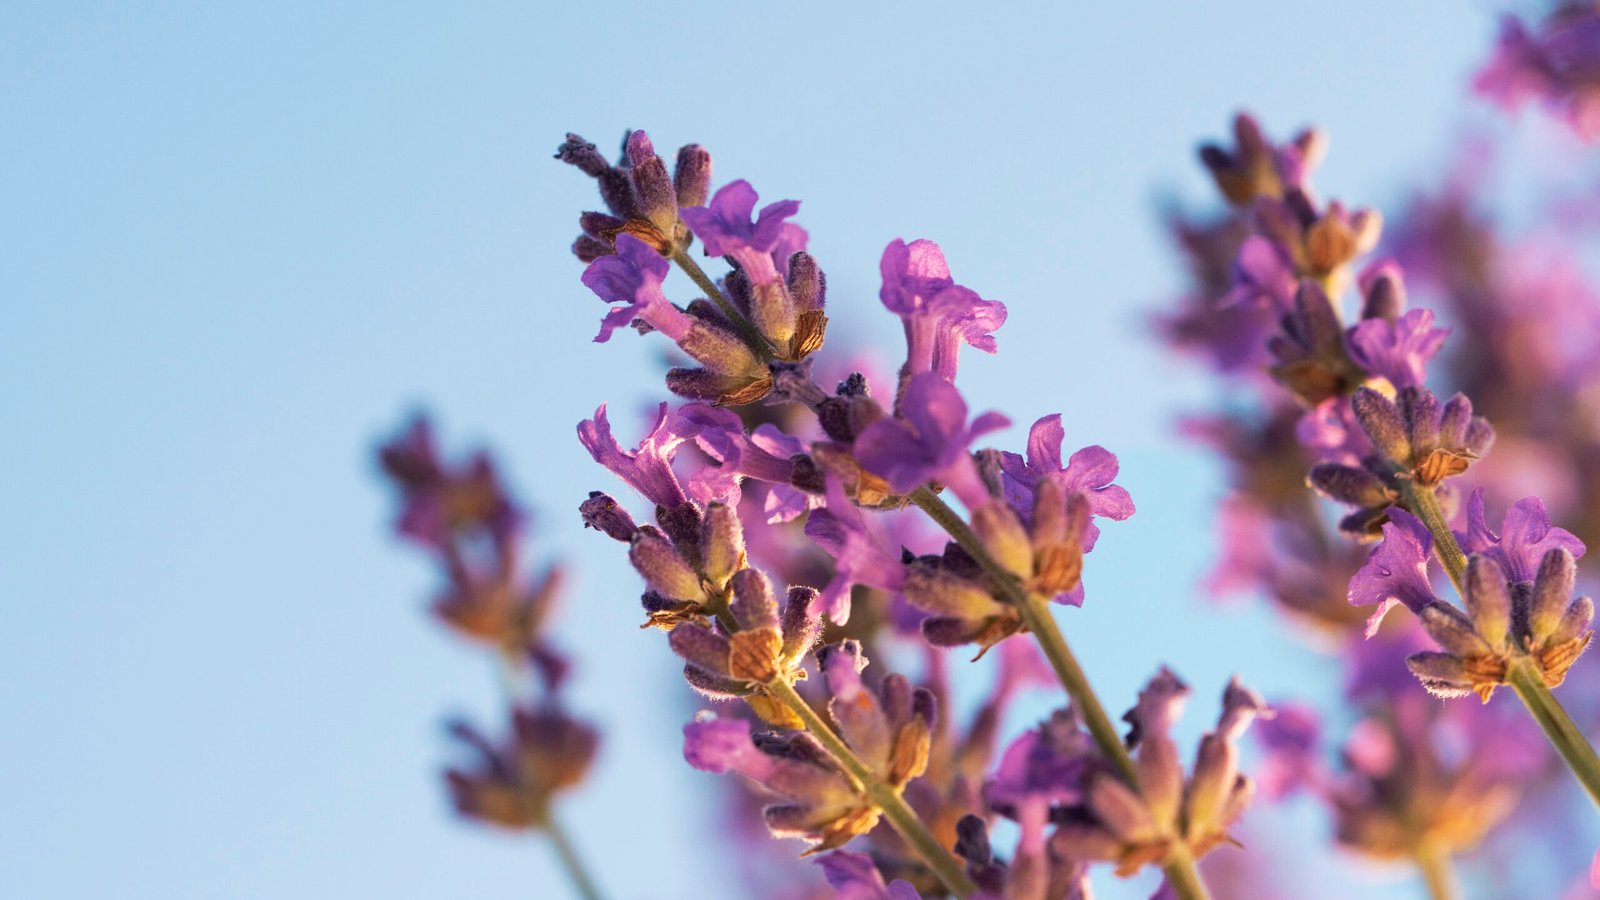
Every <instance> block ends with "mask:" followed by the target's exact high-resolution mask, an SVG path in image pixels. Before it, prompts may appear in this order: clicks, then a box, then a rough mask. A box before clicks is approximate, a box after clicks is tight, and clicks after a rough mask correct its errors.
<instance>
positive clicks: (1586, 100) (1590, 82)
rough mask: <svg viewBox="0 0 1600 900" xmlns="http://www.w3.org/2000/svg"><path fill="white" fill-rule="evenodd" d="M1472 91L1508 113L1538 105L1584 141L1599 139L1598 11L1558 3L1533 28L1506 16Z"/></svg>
mask: <svg viewBox="0 0 1600 900" xmlns="http://www.w3.org/2000/svg"><path fill="white" fill-rule="evenodd" d="M1474 87H1476V88H1477V90H1478V92H1479V93H1481V94H1483V95H1484V96H1485V97H1487V98H1489V99H1490V100H1491V101H1493V102H1494V103H1496V104H1498V105H1499V106H1501V107H1503V108H1504V109H1505V110H1506V111H1508V112H1515V111H1517V110H1518V109H1520V108H1521V107H1522V106H1524V105H1526V104H1527V103H1529V102H1532V101H1537V102H1540V103H1542V104H1544V105H1546V106H1549V107H1551V108H1553V109H1555V110H1556V111H1557V112H1559V114H1560V115H1561V116H1562V118H1564V119H1566V121H1567V124H1568V125H1569V126H1570V127H1571V128H1572V130H1573V131H1574V132H1576V133H1577V134H1578V135H1579V136H1580V137H1582V138H1583V139H1585V140H1589V141H1592V140H1595V139H1596V138H1600V12H1597V11H1596V9H1595V8H1594V6H1593V5H1591V4H1587V3H1561V4H1557V5H1556V9H1555V10H1554V11H1553V12H1552V13H1551V14H1550V15H1549V16H1548V17H1547V18H1546V19H1545V20H1544V21H1543V22H1540V23H1539V24H1538V25H1537V26H1536V27H1535V28H1533V29H1531V30H1530V29H1529V28H1528V27H1527V26H1526V25H1524V24H1523V23H1522V22H1520V21H1518V20H1517V19H1515V18H1512V17H1509V16H1508V17H1506V18H1505V19H1503V20H1502V21H1501V23H1500V40H1499V42H1498V44H1497V45H1496V47H1495V51H1494V55H1493V56H1492V57H1491V58H1490V59H1489V61H1488V62H1487V63H1485V64H1484V66H1483V68H1482V69H1480V70H1479V71H1478V75H1477V79H1476V81H1475V82H1474Z"/></svg>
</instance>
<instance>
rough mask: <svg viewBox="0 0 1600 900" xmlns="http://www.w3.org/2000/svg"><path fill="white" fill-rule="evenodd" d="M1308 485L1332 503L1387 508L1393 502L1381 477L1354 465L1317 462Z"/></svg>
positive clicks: (1308, 478)
mask: <svg viewBox="0 0 1600 900" xmlns="http://www.w3.org/2000/svg"><path fill="white" fill-rule="evenodd" d="M1306 482H1307V483H1308V484H1310V485H1311V487H1312V488H1313V489H1315V490H1316V491H1317V492H1318V493H1321V494H1322V495H1324V496H1326V497H1328V498H1329V499H1330V500H1337V501H1338V502H1340V503H1348V504H1349V505H1351V506H1362V507H1386V506H1388V505H1389V501H1390V499H1391V495H1390V491H1389V489H1388V488H1387V487H1386V486H1384V483H1383V481H1382V480H1381V479H1379V478H1378V476H1376V475H1374V474H1372V473H1371V472H1369V471H1367V470H1366V469H1358V468H1355V467H1354V466H1346V465H1340V464H1339V463H1317V464H1316V465H1314V466H1312V467H1311V474H1310V475H1308V476H1307V477H1306Z"/></svg>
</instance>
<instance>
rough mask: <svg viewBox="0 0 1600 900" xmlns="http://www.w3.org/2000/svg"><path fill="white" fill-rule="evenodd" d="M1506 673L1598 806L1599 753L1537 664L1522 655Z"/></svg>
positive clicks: (1534, 718)
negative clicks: (1549, 685) (1550, 687)
mask: <svg viewBox="0 0 1600 900" xmlns="http://www.w3.org/2000/svg"><path fill="white" fill-rule="evenodd" d="M1506 674H1507V678H1508V680H1509V681H1510V682H1511V689H1512V690H1514V691H1516V692H1517V698H1518V699H1520V700H1521V701H1522V705H1523V706H1526V707H1527V708H1528V712H1529V713H1530V714H1532V716H1533V720H1534V721H1535V722H1538V723H1539V727H1540V728H1541V729H1543V730H1544V736H1545V737H1546V738H1548V739H1549V741H1550V745H1551V746H1552V747H1555V748H1556V752H1557V753H1560V754H1561V758H1562V759H1564V760H1566V763H1567V767H1568V768H1570V769H1571V770H1572V774H1573V775H1576V776H1577V777H1578V782H1579V783H1580V784H1582V785H1583V789H1584V790H1585V791H1586V792H1587V793H1588V794H1589V799H1590V800H1592V801H1594V803H1595V805H1596V806H1600V756H1596V755H1595V752H1594V747H1593V746H1591V745H1590V744H1589V740H1588V738H1586V737H1584V736H1583V732H1582V731H1580V730H1579V729H1578V726H1577V725H1576V724H1575V723H1574V722H1573V721H1572V717H1571V716H1569V715H1567V711H1566V710H1565V709H1564V708H1562V706H1561V701H1559V700H1557V699H1556V695H1555V694H1552V693H1550V689H1549V688H1548V687H1545V683H1544V677H1543V676H1542V675H1540V674H1539V669H1538V667H1537V666H1536V665H1535V664H1534V662H1533V660H1531V659H1529V658H1528V657H1525V656H1524V657H1521V658H1518V659H1514V660H1512V661H1511V667H1510V670H1509V671H1508V672H1507V673H1506Z"/></svg>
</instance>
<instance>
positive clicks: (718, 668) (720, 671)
mask: <svg viewBox="0 0 1600 900" xmlns="http://www.w3.org/2000/svg"><path fill="white" fill-rule="evenodd" d="M667 645H668V646H670V647H671V648H672V652H673V653H676V654H678V655H679V656H681V657H683V659H684V661H685V662H687V663H689V664H691V665H693V666H694V667H695V668H697V669H700V670H702V671H704V672H706V673H708V674H711V675H719V676H722V677H724V678H726V677H728V674H729V673H728V639H727V638H725V637H723V636H722V635H720V634H717V633H716V632H713V631H712V630H711V629H709V628H706V627H704V626H701V625H696V624H695V623H693V622H685V623H683V624H682V625H679V626H678V627H676V628H674V629H672V631H670V632H668V633H667Z"/></svg>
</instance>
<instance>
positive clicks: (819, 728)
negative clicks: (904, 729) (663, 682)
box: [766, 678, 978, 898]
mask: <svg viewBox="0 0 1600 900" xmlns="http://www.w3.org/2000/svg"><path fill="white" fill-rule="evenodd" d="M766 690H767V693H768V694H769V695H770V696H771V697H772V698H773V699H775V700H777V701H778V702H779V703H782V704H783V705H784V706H785V707H787V708H788V709H789V711H790V712H793V713H794V714H795V715H797V716H799V717H800V720H801V721H802V722H804V723H805V725H806V730H807V731H809V732H810V733H811V736H812V737H814V738H816V739H817V743H819V744H821V745H822V747H823V749H825V750H827V751H828V755H829V756H832V757H833V758H834V760H835V761H836V762H838V763H839V765H840V767H842V768H843V769H844V770H845V773H846V774H847V775H848V776H849V777H850V778H851V779H852V780H853V781H855V783H856V785H857V786H858V787H860V788H861V789H862V790H864V791H866V794H867V797H868V798H869V799H871V800H872V803H873V805H874V806H876V807H878V809H880V810H882V811H883V817H884V818H885V819H888V820H889V825H890V826H891V827H893V828H894V830H895V831H896V832H897V833H898V834H899V835H900V837H902V838H904V839H905V842H906V843H907V844H909V845H910V846H911V849H912V850H914V851H916V854H917V855H918V856H920V857H922V861H923V862H925V863H927V864H928V868H929V869H932V870H933V874H934V875H936V876H938V878H939V880H940V881H942V882H944V886H945V887H947V888H949V889H950V893H952V894H954V895H956V896H957V897H963V898H964V897H970V896H972V895H973V894H976V893H977V892H978V887H977V885H975V884H973V883H972V879H970V878H968V877H967V873H966V872H965V871H964V870H963V869H962V867H961V864H960V863H958V862H956V859H955V857H954V856H952V855H951V854H950V852H949V851H948V850H946V849H945V848H944V847H943V846H941V845H940V844H939V840H938V838H935V837H934V836H933V833H932V832H930V831H928V826H927V825H925V824H923V822H922V819H921V818H919V817H918V816H917V813H916V811H915V810H913V809H912V808H911V806H910V805H909V804H908V803H906V801H905V799H904V798H903V797H901V796H900V792H899V791H897V790H895V789H893V788H891V787H889V786H888V785H887V784H885V783H884V782H883V780H882V779H881V778H879V777H878V776H877V775H876V774H875V773H874V772H873V771H872V770H871V769H869V768H867V766H866V764H865V763H863V762H862V761H861V759H860V757H858V756H856V754H855V751H853V750H851V749H850V746H849V745H848V744H846V743H845V742H844V739H843V738H841V737H839V735H838V734H836V733H835V732H834V730H833V728H832V727H831V726H829V725H828V723H827V722H825V721H823V719H822V717H821V716H819V715H817V711H816V710H814V709H812V708H811V704H809V703H807V702H806V701H805V698H803V697H801V696H800V694H799V693H798V692H796V691H795V689H794V686H793V685H791V684H789V683H788V682H787V681H784V680H783V679H781V678H779V679H775V680H773V681H771V682H769V683H768V684H767V685H766Z"/></svg>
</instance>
